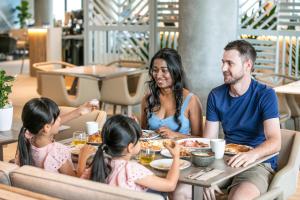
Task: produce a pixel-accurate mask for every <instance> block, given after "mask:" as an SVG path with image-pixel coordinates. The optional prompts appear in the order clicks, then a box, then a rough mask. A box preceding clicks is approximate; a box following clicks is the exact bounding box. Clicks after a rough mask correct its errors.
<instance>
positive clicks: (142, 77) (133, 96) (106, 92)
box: [100, 71, 148, 116]
mask: <svg viewBox="0 0 300 200" xmlns="http://www.w3.org/2000/svg"><path fill="white" fill-rule="evenodd" d="M136 75H138V81H137V83H136V85H135V88H136V89H135V91H130V90H129V85H128V82H127V78H128V76H121V77H116V78H110V79H106V80H103V81H102V86H101V92H100V93H101V98H100V99H101V102H102V103H103V107H102V108H103V110H105V108H106V104H112V105H120V106H121V113H122V114H128V115H129V116H130V115H132V106H133V105H137V104H139V103H141V101H142V98H143V96H144V94H145V85H146V84H145V82H146V81H147V77H148V75H147V72H146V71H143V72H141V73H139V74H136ZM136 75H135V76H136ZM113 113H114V114H115V113H116V109H114V111H113Z"/></svg>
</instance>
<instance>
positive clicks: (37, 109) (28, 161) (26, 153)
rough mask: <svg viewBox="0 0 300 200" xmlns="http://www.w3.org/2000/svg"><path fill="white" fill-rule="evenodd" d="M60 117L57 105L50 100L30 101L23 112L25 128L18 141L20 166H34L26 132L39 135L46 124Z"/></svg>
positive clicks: (36, 99) (21, 131)
mask: <svg viewBox="0 0 300 200" xmlns="http://www.w3.org/2000/svg"><path fill="white" fill-rule="evenodd" d="M58 116H59V108H58V106H57V104H56V103H55V102H54V101H52V100H51V99H48V98H34V99H31V100H30V101H28V102H27V103H26V104H25V105H24V107H23V111H22V122H23V127H22V128H21V130H20V134H19V139H18V151H19V154H18V155H19V162H20V166H23V165H33V164H34V163H33V160H32V155H31V147H30V141H29V139H27V138H26V136H25V132H26V131H29V132H30V133H31V134H32V135H37V134H38V133H39V132H40V130H41V129H42V128H43V127H44V125H46V124H52V123H54V122H55V120H56V119H57V117H58Z"/></svg>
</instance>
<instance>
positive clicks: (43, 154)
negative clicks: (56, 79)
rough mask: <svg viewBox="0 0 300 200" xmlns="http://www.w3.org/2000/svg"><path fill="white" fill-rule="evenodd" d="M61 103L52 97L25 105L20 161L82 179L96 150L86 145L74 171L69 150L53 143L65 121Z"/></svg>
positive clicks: (18, 153)
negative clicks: (86, 166) (88, 161)
mask: <svg viewBox="0 0 300 200" xmlns="http://www.w3.org/2000/svg"><path fill="white" fill-rule="evenodd" d="M59 113H60V111H59V108H58V106H57V104H56V103H55V102H54V101H52V100H51V99H48V98H34V99H31V100H30V101H29V102H27V103H26V104H25V105H24V108H23V111H22V121H23V127H22V129H21V131H20V134H19V139H18V149H17V156H16V161H17V164H19V165H20V166H23V165H33V166H36V167H40V168H43V169H45V170H47V171H51V172H57V173H62V174H67V175H71V176H80V175H81V174H79V173H77V171H78V172H81V171H83V169H84V168H85V164H86V160H87V159H88V157H89V156H90V154H91V153H92V147H90V146H88V145H86V146H84V147H83V148H82V150H81V152H80V155H79V162H78V169H77V171H75V170H74V166H73V163H72V160H71V152H70V149H69V147H67V146H65V145H63V144H60V143H57V142H55V141H54V140H53V137H54V135H55V134H57V133H58V128H59V126H60V121H61V118H60V116H59Z"/></svg>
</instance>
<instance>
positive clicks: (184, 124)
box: [148, 93, 193, 134]
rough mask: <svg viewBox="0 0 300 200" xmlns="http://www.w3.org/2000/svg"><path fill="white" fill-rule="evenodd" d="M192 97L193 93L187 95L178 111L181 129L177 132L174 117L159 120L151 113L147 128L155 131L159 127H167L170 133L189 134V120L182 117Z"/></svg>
mask: <svg viewBox="0 0 300 200" xmlns="http://www.w3.org/2000/svg"><path fill="white" fill-rule="evenodd" d="M192 96H193V93H189V94H188V96H187V97H186V98H185V100H184V102H183V104H182V106H181V110H180V116H179V119H180V121H181V128H180V129H179V130H178V131H177V128H178V124H177V123H176V121H175V118H174V115H172V116H169V117H167V118H165V119H160V118H159V117H158V116H157V115H156V114H155V113H152V115H151V117H150V118H149V119H148V126H149V129H150V130H157V129H159V128H160V127H163V126H165V127H168V128H169V129H171V130H172V131H176V132H179V133H182V134H189V133H190V129H191V127H190V120H189V119H188V118H186V116H185V115H184V112H185V110H186V108H187V106H188V105H189V102H190V100H191V97H192Z"/></svg>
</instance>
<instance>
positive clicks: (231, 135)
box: [204, 40, 281, 200]
mask: <svg viewBox="0 0 300 200" xmlns="http://www.w3.org/2000/svg"><path fill="white" fill-rule="evenodd" d="M255 59H256V52H255V49H254V48H253V46H252V45H251V44H250V43H249V42H247V41H244V40H236V41H233V42H230V43H229V44H227V45H226V47H225V48H224V54H223V59H222V71H223V75H224V83H225V84H223V85H221V86H219V87H216V88H214V89H213V90H212V91H211V92H210V94H209V96H208V100H207V111H206V125H205V131H204V137H208V138H217V137H218V131H219V122H221V124H222V127H223V130H224V135H225V140H226V143H235V144H243V145H248V146H251V147H253V150H250V151H248V152H245V153H238V154H237V155H235V156H233V157H231V158H230V159H229V161H228V165H230V166H231V167H240V166H247V165H249V164H251V163H253V162H254V161H255V160H257V159H259V158H261V157H264V156H267V155H270V154H273V153H275V152H278V151H279V150H280V146H281V137H280V126H279V113H278V105H277V98H276V94H275V92H274V90H273V89H272V88H269V87H267V86H266V85H263V84H261V83H258V82H257V81H256V80H254V79H252V78H251V72H252V71H253V68H254V62H255ZM276 167H277V157H273V158H271V159H269V160H267V161H266V162H265V163H262V164H260V165H258V166H255V167H253V168H251V169H249V170H247V171H245V172H244V173H241V174H239V175H237V176H236V177H234V178H233V180H232V182H231V183H230V185H229V187H228V190H229V196H228V197H229V199H243V200H245V199H253V198H255V197H258V196H259V195H260V194H262V193H264V192H266V191H267V189H268V185H269V182H270V180H271V179H272V175H273V170H276ZM212 190H213V189H212V188H210V189H206V190H205V195H204V197H205V199H209V198H211V197H210V196H209V195H211V194H214V193H213V192H212Z"/></svg>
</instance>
